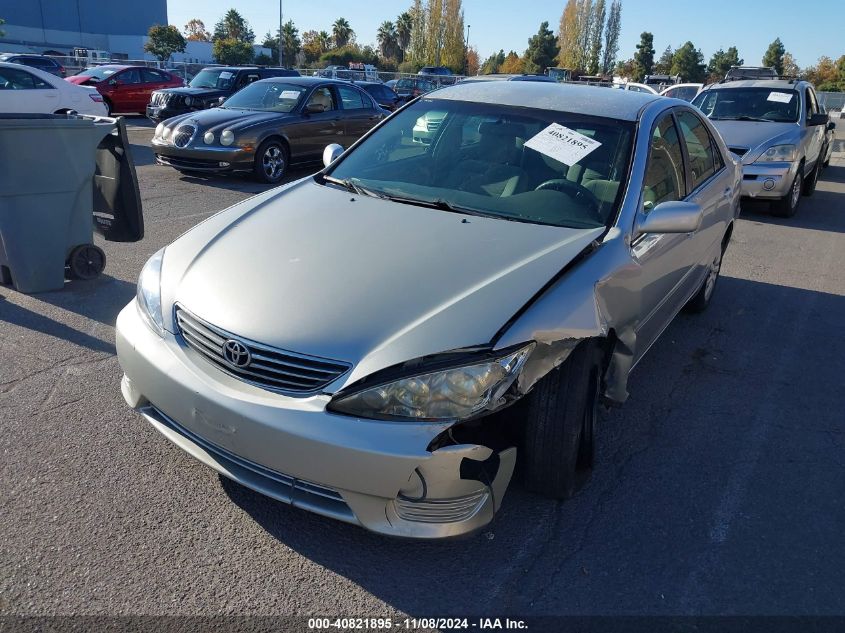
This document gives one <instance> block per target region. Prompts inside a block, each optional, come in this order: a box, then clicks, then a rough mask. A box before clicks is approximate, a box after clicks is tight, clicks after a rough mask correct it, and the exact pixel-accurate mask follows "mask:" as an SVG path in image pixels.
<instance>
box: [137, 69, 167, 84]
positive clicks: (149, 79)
mask: <svg viewBox="0 0 845 633" xmlns="http://www.w3.org/2000/svg"><path fill="white" fill-rule="evenodd" d="M141 76H142V77H143V80H144V83H145V84H160V83H162V82H164V81H165V79H164V77H162V76H161V73H159V72H157V71H155V70H149V69H148V68H145V69H144V70H142V71H141Z"/></svg>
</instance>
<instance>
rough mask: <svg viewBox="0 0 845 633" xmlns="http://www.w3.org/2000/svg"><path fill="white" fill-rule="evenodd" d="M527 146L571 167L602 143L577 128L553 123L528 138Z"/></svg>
mask: <svg viewBox="0 0 845 633" xmlns="http://www.w3.org/2000/svg"><path fill="white" fill-rule="evenodd" d="M525 147H528V148H529V149H533V150H534V151H536V152H540V153H541V154H545V155H546V156H548V157H549V158H554V159H555V160H556V161H558V162H561V163H563V164H564V165H569V166H570V167H571V166H572V165H574V164H576V163H577V162H578V161H579V160H581V159H582V158H584V157H585V156H586V155H587V154H589V153H590V152H592V151H594V150H596V149H598V148H599V147H601V143H599V142H598V141H594V140H593V139H591V138H590V137H588V136H584V135H583V134H580V133H578V132H576V131H575V130H570V129H569V128H567V127H564V126H562V125H559V124H557V123H552V124H551V125H550V126H549V127H547V128H546V129H544V130H543V131H542V132H540V133H539V134H537V135H535V136H533V137H532V138H530V139H528V141H526V143H525Z"/></svg>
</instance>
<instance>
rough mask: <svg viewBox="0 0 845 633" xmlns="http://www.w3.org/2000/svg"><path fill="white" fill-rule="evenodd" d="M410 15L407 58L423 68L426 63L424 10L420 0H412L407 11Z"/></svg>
mask: <svg viewBox="0 0 845 633" xmlns="http://www.w3.org/2000/svg"><path fill="white" fill-rule="evenodd" d="M408 13H410V14H411V44H410V45H409V46H408V57H409V58H410V61H412V62H413V63H414V65H416V66H423V65H424V64H425V62H426V50H427V49H428V42H426V29H425V8H424V7H423V3H422V0H414V4H413V6H411V9H410V10H409V11H408Z"/></svg>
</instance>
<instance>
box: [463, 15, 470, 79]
mask: <svg viewBox="0 0 845 633" xmlns="http://www.w3.org/2000/svg"><path fill="white" fill-rule="evenodd" d="M470 26H471V25H469V24H467V36H466V40H464V75H468V74H469V27H470Z"/></svg>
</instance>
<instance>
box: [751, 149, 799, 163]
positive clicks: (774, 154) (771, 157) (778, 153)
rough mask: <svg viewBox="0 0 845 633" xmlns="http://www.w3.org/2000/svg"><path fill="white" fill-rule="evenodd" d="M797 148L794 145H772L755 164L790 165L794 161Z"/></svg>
mask: <svg viewBox="0 0 845 633" xmlns="http://www.w3.org/2000/svg"><path fill="white" fill-rule="evenodd" d="M796 155H797V148H796V147H795V145H772V146H771V147H770V148H769V149H767V150H766V151H765V152H763V154H762V156H760V158H758V159H757V160H756V161H754V162H755V163H791V162H792V161H794V160H795V158H796Z"/></svg>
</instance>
